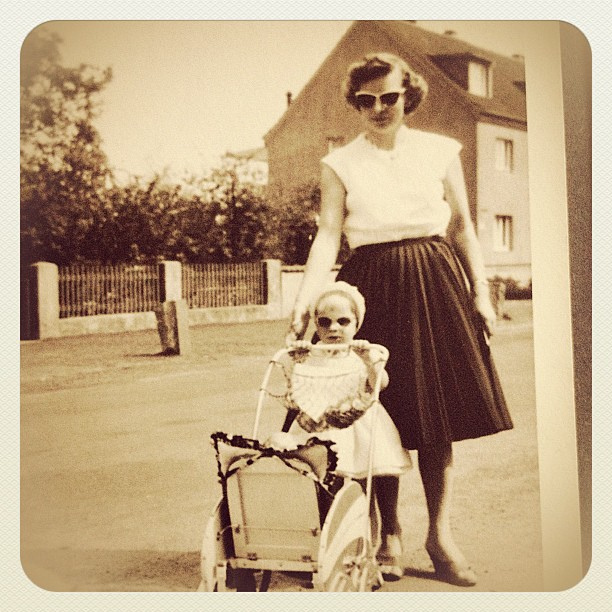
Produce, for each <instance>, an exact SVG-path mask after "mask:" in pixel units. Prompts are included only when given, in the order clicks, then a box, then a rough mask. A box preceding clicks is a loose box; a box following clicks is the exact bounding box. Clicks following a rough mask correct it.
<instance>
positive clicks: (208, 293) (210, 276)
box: [182, 262, 267, 308]
mask: <svg viewBox="0 0 612 612" xmlns="http://www.w3.org/2000/svg"><path fill="white" fill-rule="evenodd" d="M265 265H266V264H265V262H254V263H227V264H214V263H213V264H183V266H182V293H183V298H184V299H185V300H186V301H187V304H188V305H189V308H219V307H224V306H248V305H259V304H261V305H263V304H265V303H266V300H267V287H266V281H267V277H266V269H265Z"/></svg>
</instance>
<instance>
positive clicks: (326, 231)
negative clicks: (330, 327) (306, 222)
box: [288, 164, 346, 341]
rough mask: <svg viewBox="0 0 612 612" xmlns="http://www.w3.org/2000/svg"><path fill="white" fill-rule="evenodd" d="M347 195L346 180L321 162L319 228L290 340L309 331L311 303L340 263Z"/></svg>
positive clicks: (297, 300)
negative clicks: (330, 273)
mask: <svg viewBox="0 0 612 612" xmlns="http://www.w3.org/2000/svg"><path fill="white" fill-rule="evenodd" d="M345 198H346V191H345V189H344V185H343V183H342V181H341V180H340V179H339V178H338V176H337V175H336V173H335V172H334V171H333V170H332V169H331V168H330V167H329V166H327V165H326V164H321V210H320V212H319V229H318V231H317V235H316V237H315V239H314V241H313V243H312V246H311V247H310V254H309V255H308V261H307V262H306V268H305V270H304V278H303V279H302V283H301V285H300V289H299V291H298V295H297V297H296V300H295V306H294V308H293V312H292V314H291V319H290V320H291V328H290V331H289V335H288V340H289V341H291V340H292V339H293V340H296V339H299V338H301V337H302V336H303V335H304V333H305V332H306V328H307V326H308V319H309V309H310V304H311V303H312V300H313V299H314V297H315V295H316V293H317V291H319V290H320V288H321V287H322V286H323V284H324V283H325V281H326V280H327V277H328V275H329V272H330V270H331V269H332V267H333V265H334V264H335V263H336V258H337V257H338V251H339V250H340V238H341V236H342V225H343V223H344V203H345Z"/></svg>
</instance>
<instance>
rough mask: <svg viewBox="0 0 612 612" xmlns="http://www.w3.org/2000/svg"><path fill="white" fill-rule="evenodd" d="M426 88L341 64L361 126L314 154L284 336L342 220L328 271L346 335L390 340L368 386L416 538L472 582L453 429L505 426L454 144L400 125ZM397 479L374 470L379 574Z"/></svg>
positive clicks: (301, 325)
mask: <svg viewBox="0 0 612 612" xmlns="http://www.w3.org/2000/svg"><path fill="white" fill-rule="evenodd" d="M426 93H427V84H426V83H425V81H424V79H423V78H422V77H421V76H420V75H418V74H417V73H415V72H414V71H413V70H412V69H411V68H410V67H409V66H408V65H407V64H406V63H405V62H404V61H403V60H401V59H400V58H398V57H396V56H394V55H391V54H388V53H377V54H370V55H368V56H366V57H365V58H364V59H363V60H362V61H360V62H357V63H356V64H353V65H352V66H350V67H349V70H348V75H347V78H346V80H345V83H344V95H345V98H346V100H347V101H348V103H349V104H350V105H351V106H353V108H354V109H356V111H357V112H358V113H359V115H360V117H361V120H362V123H363V128H364V131H363V133H362V134H360V135H359V136H358V137H357V138H356V139H355V140H353V141H352V142H350V143H349V144H347V145H346V146H344V147H341V148H338V149H335V150H334V151H332V152H331V153H330V154H328V155H327V156H326V157H324V158H323V159H322V167H321V210H320V219H319V230H318V233H317V236H316V238H315V240H314V242H313V245H312V248H311V251H310V255H309V258H308V262H307V264H306V269H305V273H304V278H303V281H302V285H301V287H300V290H299V292H298V296H297V298H296V303H295V307H294V311H293V314H292V318H291V328H290V332H289V335H288V339H289V340H291V339H296V338H300V337H302V336H303V334H304V333H305V330H306V327H307V325H308V317H309V315H308V313H309V307H310V303H311V301H312V299H313V297H314V296H315V295H316V293H317V291H318V289H319V287H320V286H321V285H322V283H323V282H324V281H325V279H326V278H327V275H328V273H329V270H330V269H331V267H332V266H333V265H334V263H335V261H336V257H337V254H338V250H339V247H340V238H341V234H342V232H344V233H345V235H346V237H347V240H348V242H349V245H350V246H351V248H352V249H353V252H352V255H351V257H350V259H349V260H348V261H347V262H346V264H345V265H344V266H343V267H342V269H341V270H340V272H339V274H338V280H344V281H347V282H348V283H350V284H352V285H355V286H357V287H358V288H359V291H361V293H362V294H363V295H364V297H365V300H366V306H367V311H366V317H365V320H364V322H363V326H362V327H361V329H360V331H359V334H358V336H359V337H361V338H365V339H367V340H369V341H370V342H376V343H379V344H383V345H385V346H386V347H387V348H388V349H389V350H390V355H391V356H390V360H389V362H388V365H387V370H388V372H389V379H390V383H389V386H388V388H387V389H386V390H385V392H384V393H383V394H382V396H381V399H382V403H383V405H384V406H385V407H386V409H387V410H388V412H389V414H390V415H391V417H392V419H393V421H394V422H395V425H396V427H397V428H398V430H399V432H400V436H401V439H402V444H403V446H404V448H406V449H416V450H417V451H418V463H419V472H420V474H421V478H422V481H423V487H424V490H425V497H426V500H427V508H428V513H429V529H428V534H427V540H426V543H425V548H426V550H427V552H428V554H429V556H430V557H431V560H432V562H433V564H434V568H435V571H436V575H437V577H438V578H439V579H441V580H444V581H447V582H450V583H452V584H455V585H460V586H472V585H474V584H476V580H477V578H476V574H475V573H474V571H473V570H472V569H471V567H470V565H469V563H468V561H467V560H466V558H465V557H464V555H463V553H462V552H461V550H460V549H459V548H458V546H457V544H456V543H455V542H454V540H453V536H452V533H451V528H450V503H451V496H452V484H453V470H452V464H453V461H452V459H453V453H452V442H454V441H457V440H463V439H467V438H476V437H480V436H484V435H489V434H493V433H496V432H498V431H502V430H505V429H510V428H511V427H512V421H511V419H510V415H509V414H508V411H507V408H506V404H505V400H504V397H503V393H502V390H501V387H500V384H499V381H498V378H497V374H496V372H495V368H494V366H493V363H492V361H491V356H490V354H489V350H488V342H487V340H488V335H489V334H490V333H491V332H492V330H493V327H494V324H495V312H494V310H493V307H492V305H491V301H490V297H489V288H488V283H487V281H486V277H485V270H484V264H483V260H482V255H481V252H480V246H479V243H478V239H477V237H476V233H475V230H474V227H473V224H472V221H471V219H470V214H469V206H468V201H467V193H466V188H465V182H464V178H463V171H462V167H461V162H460V158H459V152H460V150H461V145H460V144H459V143H458V142H457V141H455V140H453V139H451V138H447V137H445V136H440V135H437V134H430V133H426V132H422V131H418V130H413V129H408V128H407V127H406V126H405V125H404V118H405V116H407V115H410V114H411V113H412V112H414V110H415V109H416V108H417V107H418V105H419V104H420V103H421V101H422V100H423V98H424V97H425V95H426ZM466 277H467V281H468V283H469V288H468V286H467V285H466V280H465V279H466ZM398 491H399V479H398V478H397V477H394V476H388V477H384V478H382V479H380V482H379V483H377V489H376V498H377V502H378V505H379V507H380V511H381V517H382V544H381V548H380V551H379V554H378V558H379V561H380V563H381V565H382V566H383V567H385V569H386V573H385V578H386V579H398V578H399V577H400V576H401V575H402V574H403V571H402V568H401V567H400V566H399V557H400V555H401V553H402V549H401V530H400V525H399V521H398V516H397V504H398Z"/></svg>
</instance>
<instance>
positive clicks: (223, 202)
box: [187, 156, 272, 262]
mask: <svg viewBox="0 0 612 612" xmlns="http://www.w3.org/2000/svg"><path fill="white" fill-rule="evenodd" d="M241 164H242V162H241V161H240V160H239V159H236V158H235V157H232V156H226V157H224V158H223V159H222V160H221V164H220V166H218V167H216V168H213V169H212V170H211V172H210V173H209V174H208V175H207V176H206V177H205V178H204V180H203V181H202V189H203V197H202V200H201V201H199V204H200V206H202V205H203V210H202V211H201V216H202V215H203V216H204V217H205V219H202V218H201V217H200V219H199V221H200V223H202V221H204V222H203V223H202V224H201V225H199V226H198V224H195V223H193V222H192V223H191V224H190V226H189V227H188V228H187V234H188V235H189V236H191V237H192V238H196V237H198V238H199V242H200V245H201V247H203V250H204V252H200V257H201V258H202V259H203V260H206V261H216V262H223V261H228V262H230V261H232V262H240V261H256V260H258V259H261V258H262V257H266V256H267V254H268V243H269V239H270V231H271V229H272V228H271V227H270V217H271V211H270V207H269V206H268V204H267V202H266V200H265V198H264V191H263V187H262V186H261V185H258V184H255V183H251V182H249V181H245V180H244V177H243V173H242V166H241Z"/></svg>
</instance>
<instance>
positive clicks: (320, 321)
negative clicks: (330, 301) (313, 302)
mask: <svg viewBox="0 0 612 612" xmlns="http://www.w3.org/2000/svg"><path fill="white" fill-rule="evenodd" d="M337 321H338V325H340V327H347V326H348V325H350V324H351V323H352V322H353V319H351V318H350V317H340V318H339V319H337ZM332 322H333V321H332V319H330V318H329V317H318V318H317V325H318V326H319V327H322V328H323V329H327V328H328V327H331V324H332Z"/></svg>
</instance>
